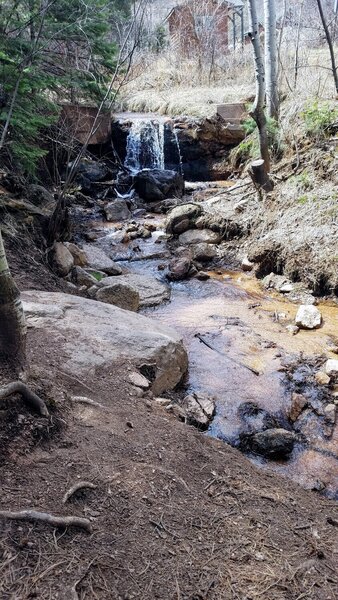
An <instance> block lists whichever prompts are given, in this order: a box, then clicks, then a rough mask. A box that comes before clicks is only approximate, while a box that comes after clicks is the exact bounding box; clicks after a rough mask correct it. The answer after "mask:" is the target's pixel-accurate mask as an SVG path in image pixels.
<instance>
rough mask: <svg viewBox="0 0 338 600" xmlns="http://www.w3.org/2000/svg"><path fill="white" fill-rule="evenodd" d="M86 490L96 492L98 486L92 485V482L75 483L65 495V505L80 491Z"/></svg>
mask: <svg viewBox="0 0 338 600" xmlns="http://www.w3.org/2000/svg"><path fill="white" fill-rule="evenodd" d="M84 488H90V489H91V490H96V488H97V486H96V485H94V484H93V483H91V482H90V481H78V483H75V484H74V485H73V486H72V487H71V488H70V489H69V490H68V491H67V492H66V493H65V495H64V497H63V500H62V502H63V504H66V502H68V500H69V499H70V498H71V497H72V496H73V495H74V494H75V493H76V492H78V491H79V490H82V489H84Z"/></svg>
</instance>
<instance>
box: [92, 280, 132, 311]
mask: <svg viewBox="0 0 338 600" xmlns="http://www.w3.org/2000/svg"><path fill="white" fill-rule="evenodd" d="M107 279H110V277H107ZM107 279H106V280H105V281H107ZM113 279H114V282H113V283H111V284H110V285H105V286H104V287H102V288H100V289H99V290H98V291H97V292H96V295H95V298H96V299H97V300H99V301H100V302H107V303H108V304H114V305H115V306H119V307H120V308H123V309H124V310H132V311H134V312H137V311H138V309H139V306H140V294H139V293H138V291H137V290H136V289H135V288H133V287H131V286H130V285H127V284H125V283H116V280H117V279H119V278H117V277H113Z"/></svg>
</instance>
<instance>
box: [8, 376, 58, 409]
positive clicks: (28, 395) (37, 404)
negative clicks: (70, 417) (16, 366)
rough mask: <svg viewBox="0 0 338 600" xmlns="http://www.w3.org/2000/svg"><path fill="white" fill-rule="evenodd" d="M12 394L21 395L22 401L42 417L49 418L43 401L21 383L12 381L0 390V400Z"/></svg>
mask: <svg viewBox="0 0 338 600" xmlns="http://www.w3.org/2000/svg"><path fill="white" fill-rule="evenodd" d="M13 394H21V396H22V398H23V400H24V401H25V402H26V403H27V404H29V405H30V406H32V407H33V408H35V409H36V410H37V411H38V412H39V413H40V415H42V416H43V417H49V412H48V410H47V406H46V405H45V403H44V401H43V400H41V398H39V396H37V395H36V394H35V393H34V392H32V391H31V390H30V389H29V387H28V386H27V385H26V384H25V383H22V381H14V382H13V383H9V384H8V385H6V386H5V387H3V388H0V400H3V399H4V398H8V396H12V395H13Z"/></svg>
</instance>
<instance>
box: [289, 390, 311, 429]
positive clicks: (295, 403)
mask: <svg viewBox="0 0 338 600" xmlns="http://www.w3.org/2000/svg"><path fill="white" fill-rule="evenodd" d="M307 405H308V401H307V399H306V398H305V396H303V394H297V393H296V392H294V393H293V394H292V396H291V406H290V410H289V414H288V416H289V419H290V421H292V423H294V422H295V421H297V419H298V417H299V415H300V414H301V413H302V411H303V410H304V408H305V407H306V406H307Z"/></svg>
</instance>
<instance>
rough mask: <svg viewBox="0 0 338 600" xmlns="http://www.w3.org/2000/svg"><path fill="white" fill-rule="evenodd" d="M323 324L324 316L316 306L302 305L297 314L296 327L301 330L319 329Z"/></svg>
mask: <svg viewBox="0 0 338 600" xmlns="http://www.w3.org/2000/svg"><path fill="white" fill-rule="evenodd" d="M321 323H322V315H321V313H320V311H319V310H318V308H317V307H316V306H313V305H312V304H302V306H300V307H299V309H298V312H297V314H296V325H297V326H298V327H300V328H301V329H318V327H320V326H321Z"/></svg>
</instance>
